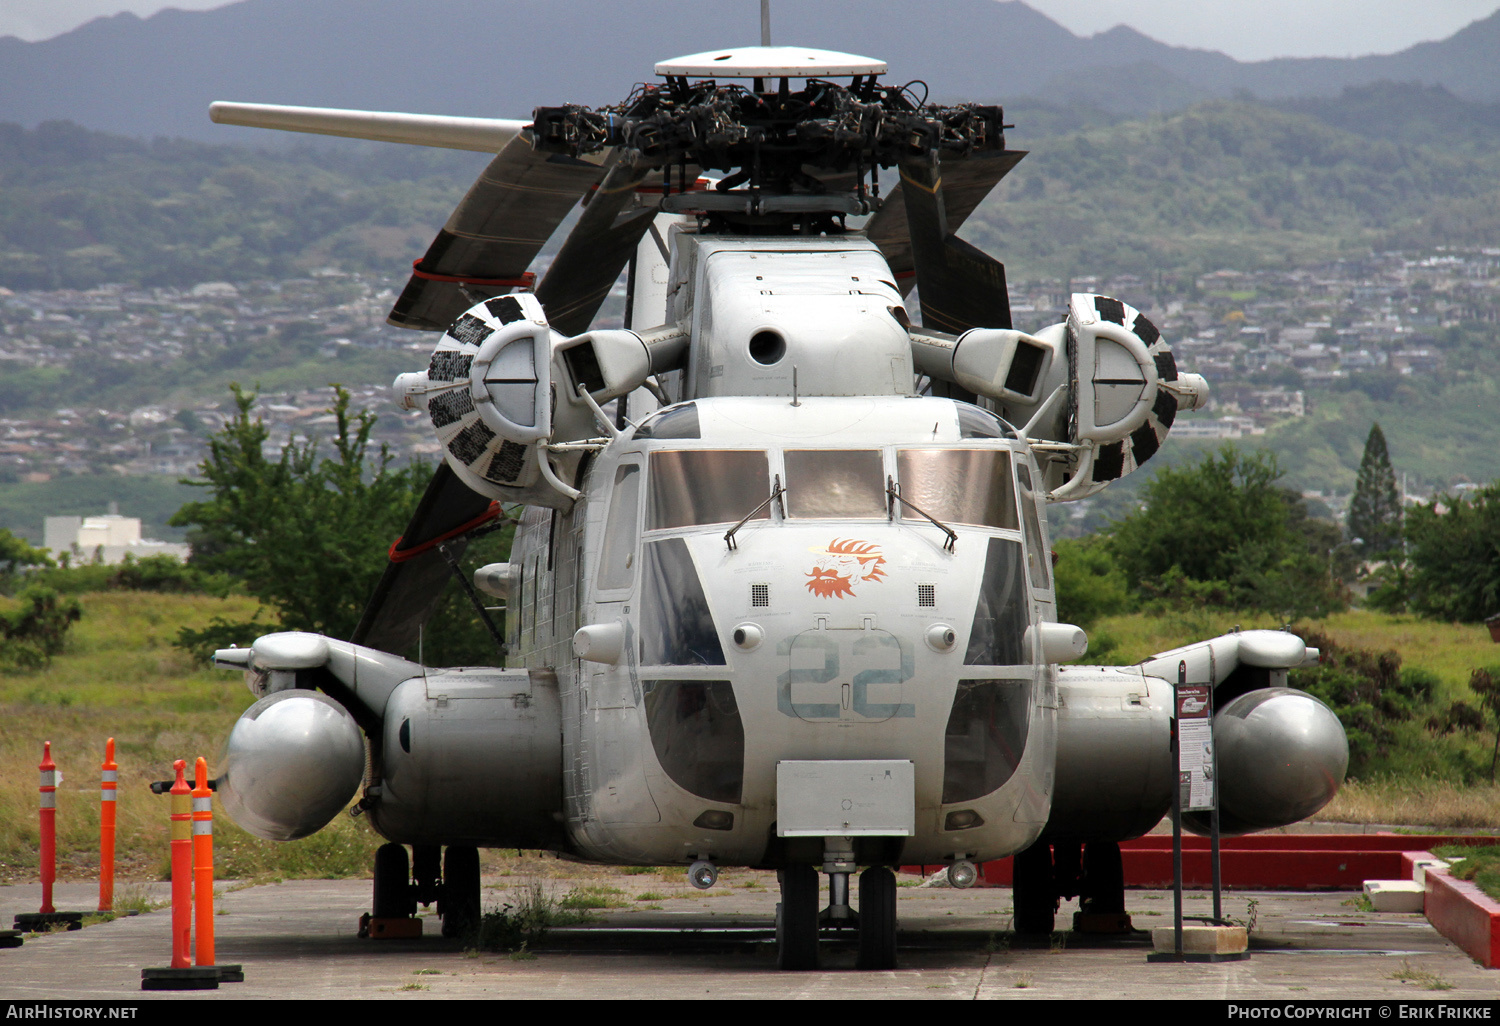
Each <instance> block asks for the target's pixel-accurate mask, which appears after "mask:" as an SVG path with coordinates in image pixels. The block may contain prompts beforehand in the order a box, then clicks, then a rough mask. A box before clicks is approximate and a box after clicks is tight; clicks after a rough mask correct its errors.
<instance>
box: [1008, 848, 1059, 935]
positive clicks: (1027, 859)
mask: <svg viewBox="0 0 1500 1026" xmlns="http://www.w3.org/2000/svg"><path fill="white" fill-rule="evenodd" d="M1011 887H1012V890H1011V898H1012V904H1013V905H1014V906H1015V910H1016V912H1015V921H1014V926H1013V929H1014V930H1015V931H1016V933H1051V932H1052V923H1053V918H1054V917H1055V916H1056V915H1057V887H1056V885H1055V884H1054V883H1053V880H1052V846H1051V845H1048V844H1041V843H1038V844H1033V845H1032V846H1031V847H1030V848H1027V849H1026V850H1025V851H1020V852H1017V853H1016V857H1015V862H1014V864H1013V870H1012V885H1011Z"/></svg>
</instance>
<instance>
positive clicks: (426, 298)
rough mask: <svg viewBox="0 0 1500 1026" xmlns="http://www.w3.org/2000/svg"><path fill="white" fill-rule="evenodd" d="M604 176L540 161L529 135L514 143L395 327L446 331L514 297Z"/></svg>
mask: <svg viewBox="0 0 1500 1026" xmlns="http://www.w3.org/2000/svg"><path fill="white" fill-rule="evenodd" d="M603 174H604V171H603V169H602V168H600V167H599V166H598V165H597V164H592V163H590V162H588V161H585V160H578V159H576V158H573V157H568V156H564V155H562V154H547V153H538V152H537V151H535V150H533V149H532V147H531V140H530V137H529V135H528V134H525V133H523V134H521V135H518V136H516V137H515V138H513V139H512V140H511V141H510V142H509V143H507V144H506V146H505V148H504V149H503V150H501V151H500V153H499V155H498V156H496V157H495V159H494V160H492V161H490V165H489V167H487V168H485V169H484V173H483V174H481V175H480V176H479V179H478V180H477V181H476V182H475V183H474V184H473V186H471V187H470V189H469V191H468V194H467V195H465V196H464V198H463V200H462V201H461V202H460V203H459V204H458V206H457V207H456V208H455V209H454V211H453V213H452V214H451V215H450V216H449V218H448V223H447V224H446V225H444V226H443V229H442V231H440V232H438V235H437V238H435V239H433V241H432V245H431V246H429V247H428V249H427V254H426V255H425V256H424V257H422V259H421V260H419V261H417V263H416V264H415V265H414V268H413V273H412V276H411V279H410V280H409V281H408V282H407V283H406V288H405V289H403V290H402V292H401V296H400V298H398V299H397V300H396V303H395V305H394V306H393V307H392V308H391V312H390V316H389V317H388V318H387V320H388V321H389V323H391V324H394V325H396V326H397V327H400V328H415V329H417V330H420V331H443V330H445V329H447V327H448V325H450V324H452V323H453V322H454V321H455V320H456V319H457V318H458V316H459V315H460V314H462V313H463V312H464V311H465V310H467V309H468V308H469V307H471V306H473V305H474V304H475V303H476V302H479V301H481V300H484V299H489V298H491V297H493V296H498V295H502V294H504V293H506V292H509V291H510V290H511V288H513V287H514V283H515V282H518V281H520V280H521V278H522V276H523V275H524V274H525V273H526V269H527V268H528V267H530V266H531V262H532V260H534V259H536V255H537V253H539V252H540V251H541V249H542V246H543V245H544V244H545V243H546V241H547V239H548V238H549V237H550V236H551V235H552V233H553V232H554V231H556V229H557V226H558V225H559V224H561V223H562V222H563V219H564V218H565V217H567V216H568V212H569V211H570V210H572V209H573V205H574V204H576V203H577V202H578V201H579V199H581V198H582V197H583V196H584V195H585V194H587V193H588V191H589V189H590V187H592V186H593V185H594V183H596V182H597V181H599V179H600V178H601V177H602V176H603ZM466 293H467V294H466Z"/></svg>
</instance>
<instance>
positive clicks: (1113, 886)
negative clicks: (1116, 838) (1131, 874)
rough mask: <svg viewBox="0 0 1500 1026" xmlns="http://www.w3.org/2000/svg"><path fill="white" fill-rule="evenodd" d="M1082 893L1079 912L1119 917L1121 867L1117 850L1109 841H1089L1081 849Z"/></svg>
mask: <svg viewBox="0 0 1500 1026" xmlns="http://www.w3.org/2000/svg"><path fill="white" fill-rule="evenodd" d="M1082 890H1083V892H1082V894H1080V895H1079V901H1078V907H1079V910H1080V911H1082V912H1085V913H1089V914H1119V913H1123V912H1124V911H1125V863H1124V860H1123V859H1121V857H1120V846H1119V845H1118V844H1114V843H1112V842H1109V841H1090V842H1089V843H1088V844H1087V845H1085V846H1084V849H1083V889H1082Z"/></svg>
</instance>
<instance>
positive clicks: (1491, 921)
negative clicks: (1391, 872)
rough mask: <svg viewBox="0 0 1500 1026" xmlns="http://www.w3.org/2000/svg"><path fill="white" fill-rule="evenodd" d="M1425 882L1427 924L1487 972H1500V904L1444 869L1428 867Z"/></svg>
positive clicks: (1473, 884)
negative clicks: (1490, 970)
mask: <svg viewBox="0 0 1500 1026" xmlns="http://www.w3.org/2000/svg"><path fill="white" fill-rule="evenodd" d="M1426 881H1427V887H1426V893H1425V895H1424V897H1423V911H1424V912H1425V913H1426V914H1427V921H1428V922H1430V923H1431V924H1432V925H1433V927H1435V928H1436V929H1437V932H1438V933H1440V934H1442V935H1443V936H1444V937H1447V938H1448V939H1449V940H1451V941H1452V942H1453V943H1454V944H1457V945H1458V946H1459V947H1460V948H1463V950H1464V951H1465V952H1466V953H1467V954H1468V956H1469V957H1470V958H1472V959H1474V961H1476V962H1478V963H1479V964H1480V965H1482V966H1484V967H1485V968H1486V969H1495V968H1500V902H1496V901H1495V900H1494V899H1493V898H1491V897H1490V896H1489V895H1488V894H1485V893H1484V892H1483V891H1481V890H1480V889H1479V885H1478V884H1475V883H1472V882H1470V881H1468V880H1455V879H1454V878H1453V877H1452V876H1451V875H1449V873H1448V871H1447V870H1445V869H1441V868H1437V867H1428V869H1427V874H1426Z"/></svg>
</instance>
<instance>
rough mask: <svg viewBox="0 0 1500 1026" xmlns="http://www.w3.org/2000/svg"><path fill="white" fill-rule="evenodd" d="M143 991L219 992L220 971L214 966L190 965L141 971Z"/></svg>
mask: <svg viewBox="0 0 1500 1026" xmlns="http://www.w3.org/2000/svg"><path fill="white" fill-rule="evenodd" d="M141 989H142V990H218V989H219V969H218V967H217V966H212V965H190V966H187V967H185V968H182V969H173V968H171V967H169V966H168V967H163V968H159V969H142V970H141Z"/></svg>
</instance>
